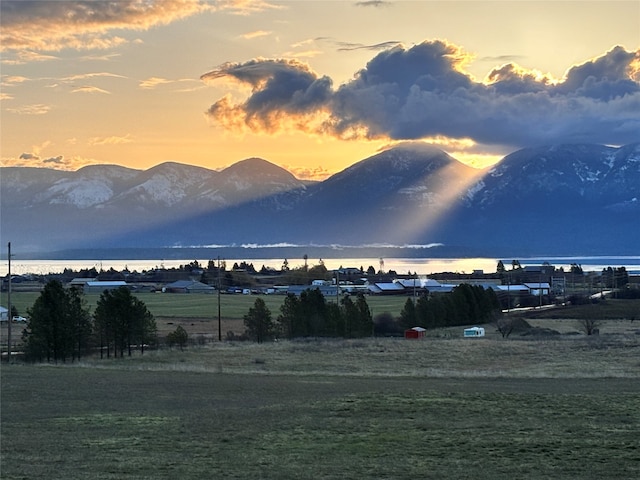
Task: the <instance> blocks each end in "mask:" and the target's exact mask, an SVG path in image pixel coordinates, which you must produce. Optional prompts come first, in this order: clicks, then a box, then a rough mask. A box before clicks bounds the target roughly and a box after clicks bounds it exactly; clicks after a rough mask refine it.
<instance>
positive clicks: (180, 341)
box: [167, 325, 189, 350]
mask: <svg viewBox="0 0 640 480" xmlns="http://www.w3.org/2000/svg"><path fill="white" fill-rule="evenodd" d="M188 340H189V334H188V333H187V331H186V330H185V329H184V328H183V327H182V325H178V327H177V328H176V329H175V330H174V331H173V332H171V333H169V334H168V335H167V343H168V344H169V348H171V347H172V346H173V345H178V346H179V347H180V350H183V349H184V346H185V345H186V344H187V341H188Z"/></svg>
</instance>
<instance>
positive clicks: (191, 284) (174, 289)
mask: <svg viewBox="0 0 640 480" xmlns="http://www.w3.org/2000/svg"><path fill="white" fill-rule="evenodd" d="M163 291H164V292H167V293H213V292H214V291H215V288H213V287H212V286H211V285H207V284H206V283H202V282H198V281H196V280H178V281H176V282H173V283H169V284H167V285H166V286H165V287H164V288H163Z"/></svg>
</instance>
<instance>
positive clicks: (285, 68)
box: [200, 60, 332, 130]
mask: <svg viewBox="0 0 640 480" xmlns="http://www.w3.org/2000/svg"><path fill="white" fill-rule="evenodd" d="M221 77H231V78H234V79H236V80H238V81H240V82H243V83H246V84H249V85H251V87H252V88H253V93H252V94H251V96H250V97H249V99H248V100H247V101H246V102H245V103H244V104H242V105H240V106H235V107H231V108H230V105H229V103H228V100H227V99H226V98H223V99H221V100H220V101H218V102H216V103H214V104H213V105H212V106H211V107H210V108H209V110H208V114H209V115H211V116H212V117H214V118H216V117H219V116H220V115H222V116H224V117H225V118H226V119H227V120H228V121H238V120H242V121H244V122H245V123H246V124H247V125H251V126H252V127H253V128H260V127H261V128H266V129H268V130H272V129H273V128H276V127H277V125H276V124H275V122H276V121H277V120H278V119H282V115H291V116H296V115H304V114H308V113H313V112H314V111H316V110H318V109H321V108H322V107H323V105H326V104H327V103H328V102H329V101H330V98H331V95H332V92H331V79H329V78H328V77H318V76H317V75H316V74H314V73H313V72H312V71H311V70H309V69H308V68H307V67H306V66H305V65H304V64H302V63H300V62H297V61H293V60H252V61H249V62H246V63H243V64H225V65H222V66H221V67H220V68H218V69H216V70H213V71H211V72H208V73H205V74H204V75H202V76H201V77H200V78H201V79H202V80H204V81H210V80H214V79H216V78H221ZM237 115H240V116H241V117H243V118H242V119H239V118H237ZM233 117H236V118H235V119H234V118H233Z"/></svg>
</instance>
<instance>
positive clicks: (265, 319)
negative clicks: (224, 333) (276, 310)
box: [244, 298, 275, 343]
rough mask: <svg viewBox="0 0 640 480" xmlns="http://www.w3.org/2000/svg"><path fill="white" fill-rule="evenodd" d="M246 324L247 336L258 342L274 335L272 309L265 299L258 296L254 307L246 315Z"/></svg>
mask: <svg viewBox="0 0 640 480" xmlns="http://www.w3.org/2000/svg"><path fill="white" fill-rule="evenodd" d="M244 326H245V328H246V331H245V332H246V334H247V336H248V337H249V338H251V339H252V340H255V341H257V342H258V343H262V342H263V341H264V340H266V339H268V338H270V337H272V336H273V335H274V333H275V325H274V324H273V322H272V321H271V311H270V310H269V308H267V305H266V304H265V303H264V300H262V299H261V298H256V301H255V302H254V304H253V307H251V308H250V309H249V312H248V313H247V314H246V315H245V316H244Z"/></svg>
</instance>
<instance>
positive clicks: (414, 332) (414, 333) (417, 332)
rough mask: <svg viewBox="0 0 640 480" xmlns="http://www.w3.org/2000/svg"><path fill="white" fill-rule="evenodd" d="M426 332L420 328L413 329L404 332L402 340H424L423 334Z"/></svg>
mask: <svg viewBox="0 0 640 480" xmlns="http://www.w3.org/2000/svg"><path fill="white" fill-rule="evenodd" d="M425 332H426V330H425V329H424V328H422V327H413V328H409V329H408V330H405V331H404V338H415V339H420V338H424V333H425Z"/></svg>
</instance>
